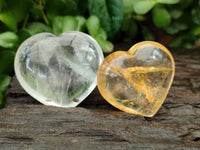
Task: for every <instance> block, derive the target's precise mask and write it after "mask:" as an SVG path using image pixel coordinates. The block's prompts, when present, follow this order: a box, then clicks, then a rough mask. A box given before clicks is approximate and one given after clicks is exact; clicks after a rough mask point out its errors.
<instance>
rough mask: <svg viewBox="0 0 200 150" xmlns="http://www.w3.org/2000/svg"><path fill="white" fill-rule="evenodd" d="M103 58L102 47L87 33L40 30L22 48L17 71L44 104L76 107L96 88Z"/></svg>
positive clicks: (28, 87) (26, 87) (21, 79)
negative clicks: (58, 33)
mask: <svg viewBox="0 0 200 150" xmlns="http://www.w3.org/2000/svg"><path fill="white" fill-rule="evenodd" d="M102 60H103V53H102V50H101V48H100V46H99V45H98V43H97V42H96V41H95V40H94V39H93V38H92V37H90V36H89V35H87V34H84V33H81V32H77V31H71V32H66V33H63V34H61V35H59V36H55V35H53V34H51V33H40V34H37V35H34V36H32V37H30V38H29V39H27V40H26V41H24V42H23V43H22V44H21V46H20V47H19V49H18V51H17V54H16V57H15V72H16V76H17V79H18V81H19V82H20V84H21V85H22V87H23V88H24V89H25V90H26V91H27V93H29V94H30V95H31V96H33V97H34V98H35V99H37V100H38V101H40V102H41V103H43V104H45V105H53V106H59V107H75V106H77V105H78V104H79V103H80V102H81V101H83V100H84V99H85V98H86V97H87V96H88V95H89V94H90V93H91V92H92V91H93V89H94V88H95V87H96V84H97V81H96V75H97V71H98V68H99V65H100V64H101V62H102Z"/></svg>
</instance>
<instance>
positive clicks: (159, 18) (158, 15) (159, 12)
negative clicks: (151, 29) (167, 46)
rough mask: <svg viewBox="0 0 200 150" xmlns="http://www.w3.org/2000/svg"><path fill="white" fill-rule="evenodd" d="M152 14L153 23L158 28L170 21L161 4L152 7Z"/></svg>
mask: <svg viewBox="0 0 200 150" xmlns="http://www.w3.org/2000/svg"><path fill="white" fill-rule="evenodd" d="M152 16H153V22H154V24H155V25H156V26H157V27H160V28H163V27H166V26H168V25H169V24H170V22H171V16H170V14H169V13H168V11H167V10H166V9H165V8H164V7H163V6H156V7H154V9H153V13H152Z"/></svg>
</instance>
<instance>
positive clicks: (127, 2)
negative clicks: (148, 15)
mask: <svg viewBox="0 0 200 150" xmlns="http://www.w3.org/2000/svg"><path fill="white" fill-rule="evenodd" d="M123 3H124V13H125V14H130V13H132V12H133V11H134V10H133V4H134V1H133V0H123Z"/></svg>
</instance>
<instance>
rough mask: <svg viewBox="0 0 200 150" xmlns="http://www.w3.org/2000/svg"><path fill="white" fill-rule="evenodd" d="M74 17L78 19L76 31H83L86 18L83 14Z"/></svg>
mask: <svg viewBox="0 0 200 150" xmlns="http://www.w3.org/2000/svg"><path fill="white" fill-rule="evenodd" d="M75 19H76V20H77V21H78V25H77V28H76V30H77V31H84V28H85V22H86V19H85V18H84V17H83V16H75Z"/></svg>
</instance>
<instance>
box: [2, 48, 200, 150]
mask: <svg viewBox="0 0 200 150" xmlns="http://www.w3.org/2000/svg"><path fill="white" fill-rule="evenodd" d="M123 47H125V48H123ZM122 48H123V49H126V48H127V45H125V46H124V45H118V46H117V49H122ZM172 52H173V55H174V58H175V62H176V74H175V79H174V82H173V85H172V87H171V89H170V92H169V94H168V96H167V98H166V100H165V102H164V104H163V106H162V107H161V109H160V110H159V112H158V113H157V114H156V115H155V116H154V117H153V118H145V117H141V116H135V115H132V114H128V113H125V112H122V111H120V110H117V109H116V108H114V107H112V106H111V105H109V104H108V103H107V102H106V101H105V100H104V99H103V98H102V97H101V95H100V94H99V92H98V90H97V89H95V90H94V91H93V93H92V94H91V95H90V96H89V97H88V98H86V100H85V101H83V102H82V103H81V104H80V105H79V106H78V107H76V108H57V107H52V106H44V105H42V104H40V103H39V102H37V101H36V100H34V99H33V98H32V97H30V96H29V95H28V94H27V93H26V92H25V91H24V90H23V89H22V88H21V86H20V85H19V83H18V81H17V80H16V78H15V77H13V80H12V82H11V84H10V86H9V89H8V91H7V93H6V99H7V105H6V107H5V108H4V109H1V110H0V149H2V150H6V149H8V150H15V149H16V150H18V149H19V150H22V149H28V150H32V149H34V150H41V149H48V150H51V149H52V150H54V149H59V150H62V149H69V150H78V149H83V150H94V149H95V150H102V149H105V150H106V149H108V150H111V149H112V150H128V149H130V150H133V149H134V150H137V149H144V150H149V149H159V150H160V149H173V150H183V149H184V150H199V149H200V50H194V51H189V50H181V49H177V50H173V51H172Z"/></svg>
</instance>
